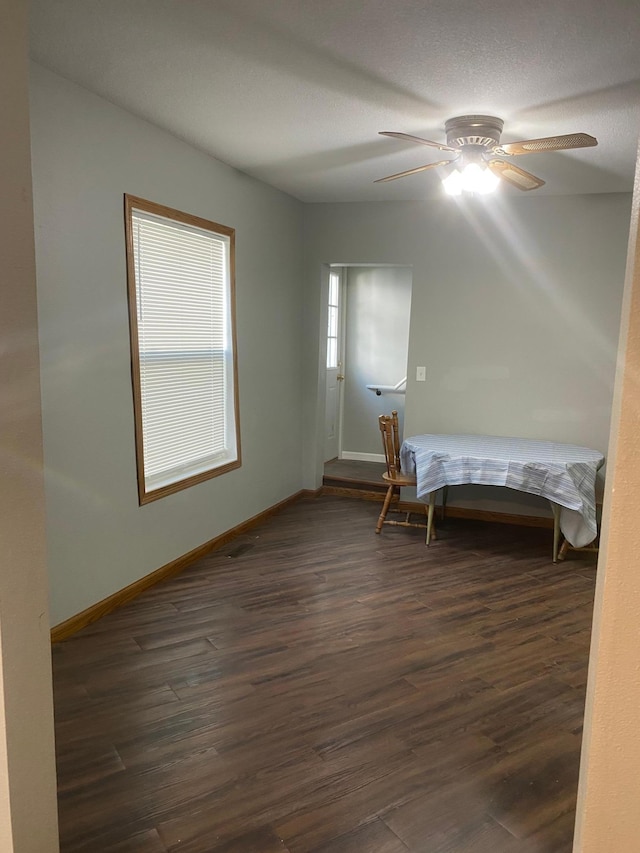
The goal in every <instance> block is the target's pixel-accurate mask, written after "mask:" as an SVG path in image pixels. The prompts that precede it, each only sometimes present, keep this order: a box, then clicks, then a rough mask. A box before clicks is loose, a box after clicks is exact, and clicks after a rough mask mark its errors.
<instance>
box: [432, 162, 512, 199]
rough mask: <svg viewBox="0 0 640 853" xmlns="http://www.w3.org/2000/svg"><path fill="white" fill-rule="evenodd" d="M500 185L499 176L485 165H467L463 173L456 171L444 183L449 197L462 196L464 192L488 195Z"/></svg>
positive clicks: (473, 163) (474, 163)
mask: <svg viewBox="0 0 640 853" xmlns="http://www.w3.org/2000/svg"><path fill="white" fill-rule="evenodd" d="M499 183H500V179H499V178H498V176H497V175H494V174H493V172H492V171H491V170H490V169H488V168H487V166H486V165H485V164H480V163H476V162H472V163H467V164H466V165H465V166H464V168H463V169H462V171H460V170H459V169H454V171H453V172H451V174H450V175H448V176H447V177H446V178H445V179H444V181H443V182H442V184H443V186H444V189H445V192H446V193H447V194H448V195H461V194H462V193H463V192H467V193H478V194H479V195H486V194H487V193H492V192H493V191H494V190H495V189H496V188H497V186H498V184H499Z"/></svg>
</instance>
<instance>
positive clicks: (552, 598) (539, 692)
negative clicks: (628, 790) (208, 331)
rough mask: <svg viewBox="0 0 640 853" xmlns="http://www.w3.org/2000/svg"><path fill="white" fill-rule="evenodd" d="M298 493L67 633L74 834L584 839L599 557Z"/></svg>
mask: <svg viewBox="0 0 640 853" xmlns="http://www.w3.org/2000/svg"><path fill="white" fill-rule="evenodd" d="M378 512H379V506H378V505H377V504H375V503H372V502H367V501H359V500H349V499H345V498H339V497H321V498H317V499H315V500H302V501H300V502H298V503H296V504H294V505H292V506H290V507H289V508H287V509H286V510H284V511H282V512H281V513H280V514H279V515H277V516H275V517H273V518H272V519H271V520H270V521H269V522H268V523H265V524H264V525H262V526H260V527H256V528H255V529H254V530H253V531H252V533H251V535H244V536H242V537H239V538H238V539H236V540H235V541H233V542H232V543H231V544H229V545H227V546H226V547H225V548H224V549H222V550H219V551H217V552H214V553H212V554H211V555H210V556H209V557H208V558H205V559H203V560H201V561H200V562H199V563H197V564H196V565H194V566H193V567H192V568H190V569H189V570H187V571H186V572H185V573H184V574H182V575H180V576H178V577H176V578H174V579H172V580H169V581H166V582H164V583H162V584H159V585H158V586H156V587H154V588H153V589H151V590H149V591H147V592H146V593H145V594H144V595H143V596H141V597H140V598H139V599H137V600H136V601H134V602H132V603H130V604H129V605H127V606H126V607H124V608H122V609H120V610H118V611H116V612H114V613H112V614H110V615H108V616H106V617H104V618H103V619H102V620H100V621H99V622H96V623H95V624H93V625H91V626H89V627H88V628H86V629H84V630H83V631H82V632H80V633H78V634H76V635H75V636H74V637H72V638H71V639H69V640H67V641H65V642H62V643H59V644H57V645H55V646H54V648H53V660H54V681H55V704H56V730H57V750H58V774H59V804H60V830H61V846H62V851H63V853H72V851H91V853H110V852H111V851H114V852H115V851H118V853H125V851H127V853H129V851H139V853H159V851H164V853H166V851H172V853H176V851H183V853H287V851H288V852H289V853H406V851H412V853H471V852H472V851H473V853H569V851H570V850H571V838H572V831H573V819H574V810H575V798H576V784H577V775H578V763H579V752H580V741H581V731H582V718H583V705H584V688H585V681H586V673H587V657H588V649H589V635H590V626H591V609H592V597H593V587H594V579H595V558H594V557H593V555H578V554H573V555H571V556H570V558H569V559H568V560H567V561H566V562H565V563H562V564H559V565H553V564H552V563H551V561H550V559H549V554H550V536H551V533H550V531H548V530H539V529H532V528H516V527H509V526H506V525H490V524H483V523H478V522H469V521H460V520H451V521H448V522H446V524H445V525H440V526H439V528H438V536H439V538H438V541H437V542H434V543H433V544H432V545H431V546H430V547H429V548H426V547H425V545H424V539H423V535H422V534H421V532H420V531H419V530H413V529H406V528H393V527H387V528H385V529H384V530H383V532H382V534H381V535H380V536H376V535H375V534H374V527H375V521H376V518H377V515H378Z"/></svg>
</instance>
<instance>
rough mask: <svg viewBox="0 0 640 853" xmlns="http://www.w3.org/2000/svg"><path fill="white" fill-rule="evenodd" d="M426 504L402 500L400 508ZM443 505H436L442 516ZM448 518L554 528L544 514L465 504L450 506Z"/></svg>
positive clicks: (417, 509) (405, 509)
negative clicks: (497, 510)
mask: <svg viewBox="0 0 640 853" xmlns="http://www.w3.org/2000/svg"><path fill="white" fill-rule="evenodd" d="M424 507H425V505H424V504H423V503H418V502H416V501H400V503H399V504H398V509H400V510H402V511H403V512H420V513H423V512H424ZM441 509H442V507H440V506H437V507H436V514H437V515H438V517H440V512H441ZM446 518H466V519H469V520H471V521H492V522H494V523H495V524H515V525H519V526H520V527H548V528H550V529H551V530H552V529H553V519H552V518H547V517H545V516H542V515H517V514H516V513H509V512H494V511H493V510H488V509H469V508H468V507H464V506H448V507H447V509H446Z"/></svg>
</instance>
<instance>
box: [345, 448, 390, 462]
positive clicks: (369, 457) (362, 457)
mask: <svg viewBox="0 0 640 853" xmlns="http://www.w3.org/2000/svg"><path fill="white" fill-rule="evenodd" d="M340 459H351V460H353V461H354V462H384V461H385V459H384V453H355V452H354V451H351V450H343V451H342V453H341V454H340Z"/></svg>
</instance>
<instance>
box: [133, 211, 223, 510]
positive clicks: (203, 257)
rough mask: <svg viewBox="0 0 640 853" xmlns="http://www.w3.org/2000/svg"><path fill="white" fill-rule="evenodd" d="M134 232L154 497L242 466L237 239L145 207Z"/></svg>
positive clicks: (144, 422) (145, 444) (147, 458)
mask: <svg viewBox="0 0 640 853" xmlns="http://www.w3.org/2000/svg"><path fill="white" fill-rule="evenodd" d="M150 206H152V205H150ZM130 229H131V239H130V249H131V250H132V252H133V259H132V260H133V270H134V277H135V309H136V324H137V350H138V359H137V361H138V373H139V401H138V406H139V412H138V416H139V417H138V427H139V431H140V432H141V436H139V442H138V443H140V438H141V443H142V457H143V459H142V467H143V480H144V484H143V485H144V489H143V493H144V495H148V494H150V493H153V492H154V491H155V490H158V489H160V490H162V489H165V488H166V487H168V486H171V485H172V484H176V483H184V481H185V480H190V479H191V478H194V477H195V478H197V480H196V481H199V480H200V479H206V476H204V475H207V474H209V476H212V475H213V474H211V473H210V472H213V473H215V472H216V469H218V468H220V467H221V466H229V463H233V462H235V461H236V460H237V459H238V448H237V432H236V423H235V388H234V380H235V377H234V358H233V334H232V312H231V299H232V292H231V272H230V262H231V258H230V249H231V239H230V236H229V234H224V233H217V232H215V231H212V230H210V229H208V228H202V227H199V226H196V225H193V224H190V223H188V222H184V221H177V220H174V219H171V218H170V217H166V216H161V215H158V214H157V213H155V212H152V211H150V210H145V209H141V208H139V207H136V206H135V204H134V205H132V206H131V220H130ZM226 230H230V229H226ZM135 384H136V383H135V382H134V385H135ZM238 464H239V463H238ZM138 466H139V468H140V459H139V460H138ZM233 467H236V466H235V465H233ZM225 469H226V467H225ZM139 479H140V478H139ZM189 484H190V483H187V485H189ZM170 491H175V489H170ZM141 497H142V495H141Z"/></svg>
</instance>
